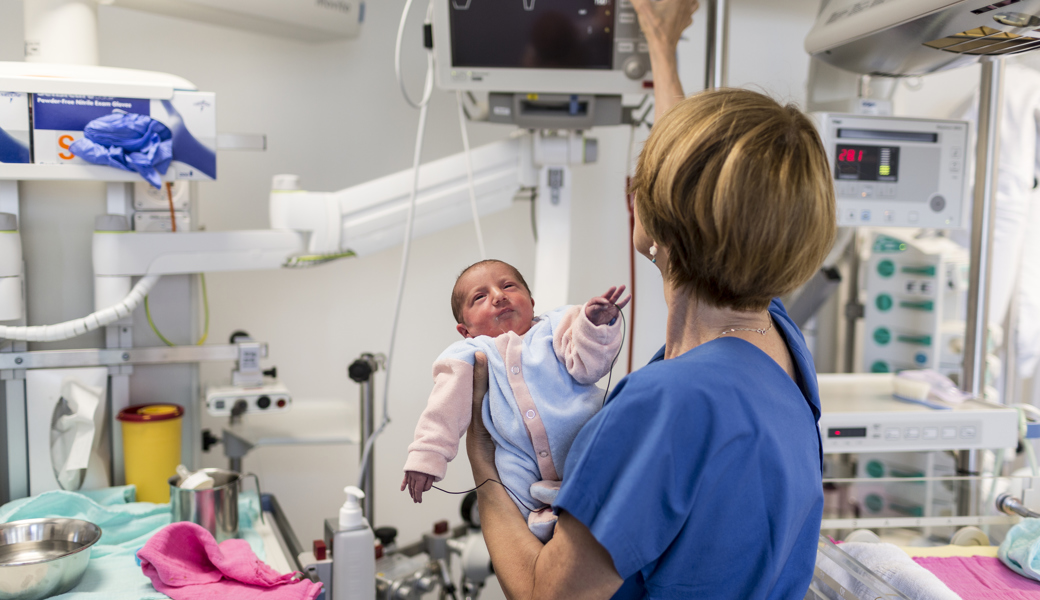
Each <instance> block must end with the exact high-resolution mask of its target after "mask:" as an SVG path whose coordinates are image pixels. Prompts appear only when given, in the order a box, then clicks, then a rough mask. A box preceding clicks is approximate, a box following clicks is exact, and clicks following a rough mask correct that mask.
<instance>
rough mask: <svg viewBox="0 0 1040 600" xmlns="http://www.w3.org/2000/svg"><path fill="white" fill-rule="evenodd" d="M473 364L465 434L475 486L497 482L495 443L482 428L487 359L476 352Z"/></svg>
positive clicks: (484, 428)
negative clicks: (470, 397)
mask: <svg viewBox="0 0 1040 600" xmlns="http://www.w3.org/2000/svg"><path fill="white" fill-rule="evenodd" d="M475 358H476V360H475V361H474V364H473V413H472V417H471V418H470V421H469V429H468V430H467V432H466V453H467V454H468V455H469V464H470V467H471V468H472V469H473V481H474V483H475V484H476V485H480V484H482V483H484V481H485V480H487V479H495V480H498V469H496V468H495V442H494V440H492V439H491V434H490V433H488V430H487V427H485V426H484V411H483V407H484V396H485V395H486V394H487V391H488V369H487V357H486V356H485V355H484V353H483V352H477V355H476V357H475Z"/></svg>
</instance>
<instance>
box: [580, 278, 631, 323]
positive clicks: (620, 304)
mask: <svg viewBox="0 0 1040 600" xmlns="http://www.w3.org/2000/svg"><path fill="white" fill-rule="evenodd" d="M624 293H625V286H623V285H622V286H619V287H612V288H610V289H609V290H607V293H606V294H603V295H602V296H596V297H595V298H593V299H592V300H589V302H588V304H586V305H585V316H586V317H588V318H589V320H590V321H592V324H593V325H606V324H607V323H610V322H611V321H612V320H614V318H616V317H617V316H618V313H619V312H621V309H622V308H625V306H626V305H628V301H629V300H631V299H632V296H631V294H630V295H628V296H625V298H624V299H623V300H620V301H618V298H621V294H624Z"/></svg>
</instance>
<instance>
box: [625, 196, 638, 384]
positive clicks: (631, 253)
mask: <svg viewBox="0 0 1040 600" xmlns="http://www.w3.org/2000/svg"><path fill="white" fill-rule="evenodd" d="M631 185H632V178H631V177H625V204H626V206H627V207H628V283H629V286H628V293H629V294H631V295H632V300H631V301H629V303H628V316H629V318H628V370H627V371H626V372H627V373H631V372H632V342H633V340H635V338H636V335H635V333H636V245H635V242H633V240H632V236H633V235H634V234H635V231H636V213H635V210H634V206H633V202H634V198H632V193H631V192H630V191H629V188H630V186H631Z"/></svg>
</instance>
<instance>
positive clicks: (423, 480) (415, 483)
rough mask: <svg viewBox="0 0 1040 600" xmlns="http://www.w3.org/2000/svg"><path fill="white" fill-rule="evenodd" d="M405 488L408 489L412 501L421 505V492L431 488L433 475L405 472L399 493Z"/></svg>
mask: <svg viewBox="0 0 1040 600" xmlns="http://www.w3.org/2000/svg"><path fill="white" fill-rule="evenodd" d="M406 487H407V488H408V493H409V494H411V496H412V501H413V502H415V503H417V504H422V495H423V492H428V491H430V488H431V487H433V475H427V474H426V473H420V472H418V471H405V472H404V481H402V482H401V491H402V492H403V491H404V488H406Z"/></svg>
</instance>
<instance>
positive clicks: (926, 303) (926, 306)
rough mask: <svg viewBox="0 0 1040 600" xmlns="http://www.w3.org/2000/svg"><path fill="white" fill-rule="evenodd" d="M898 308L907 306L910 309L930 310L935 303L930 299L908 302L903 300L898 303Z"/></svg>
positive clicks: (933, 308) (933, 307)
mask: <svg viewBox="0 0 1040 600" xmlns="http://www.w3.org/2000/svg"><path fill="white" fill-rule="evenodd" d="M899 307H900V308H909V309H910V310H923V311H927V312H932V311H933V310H935V304H934V303H933V302H932V301H931V300H921V301H920V302H910V301H908V300H904V301H902V302H900V303H899Z"/></svg>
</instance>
